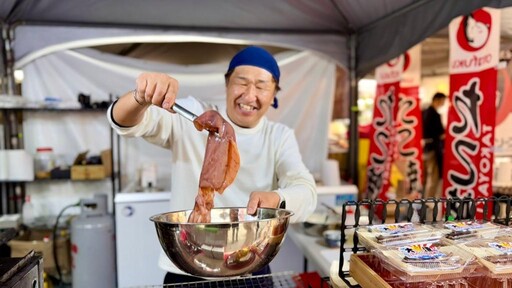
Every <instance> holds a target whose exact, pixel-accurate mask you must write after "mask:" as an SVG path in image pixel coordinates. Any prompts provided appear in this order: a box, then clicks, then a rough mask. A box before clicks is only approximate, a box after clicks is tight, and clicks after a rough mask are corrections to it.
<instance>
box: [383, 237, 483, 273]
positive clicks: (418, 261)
mask: <svg viewBox="0 0 512 288" xmlns="http://www.w3.org/2000/svg"><path fill="white" fill-rule="evenodd" d="M374 253H375V255H377V257H379V258H380V260H381V261H382V265H384V267H386V268H387V269H388V270H390V271H391V272H392V273H394V274H395V275H397V276H398V277H399V278H401V279H402V280H404V281H407V282H418V281H427V280H432V279H436V280H441V279H445V280H447V279H458V278H462V277H465V276H468V275H470V274H471V273H472V272H473V271H475V270H476V268H478V267H480V265H479V264H478V262H477V261H476V257H475V256H474V255H473V254H471V253H469V252H468V251H465V250H464V249H461V248H460V247H458V246H457V245H453V244H449V243H445V242H443V241H437V242H416V243H409V244H407V245H404V246H397V247H386V248H384V249H377V250H375V251H374Z"/></svg>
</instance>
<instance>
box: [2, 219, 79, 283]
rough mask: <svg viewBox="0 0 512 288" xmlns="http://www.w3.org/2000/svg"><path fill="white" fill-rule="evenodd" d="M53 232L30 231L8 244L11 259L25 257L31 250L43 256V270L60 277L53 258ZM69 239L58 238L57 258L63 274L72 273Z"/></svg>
mask: <svg viewBox="0 0 512 288" xmlns="http://www.w3.org/2000/svg"><path fill="white" fill-rule="evenodd" d="M51 235H52V230H50V229H42V230H30V231H28V232H26V233H25V234H23V235H21V236H19V237H18V238H16V239H13V240H11V241H9V242H8V243H7V245H9V247H11V257H23V256H25V255H27V254H28V252H30V251H31V250H34V251H36V252H41V253H42V254H43V269H44V271H45V272H46V273H48V274H51V275H54V276H58V275H57V269H56V266H55V260H54V258H53V241H52V240H50V239H51ZM70 247H71V245H70V239H69V237H58V238H57V258H58V262H59V267H60V270H61V272H62V273H63V274H69V273H71V253H70Z"/></svg>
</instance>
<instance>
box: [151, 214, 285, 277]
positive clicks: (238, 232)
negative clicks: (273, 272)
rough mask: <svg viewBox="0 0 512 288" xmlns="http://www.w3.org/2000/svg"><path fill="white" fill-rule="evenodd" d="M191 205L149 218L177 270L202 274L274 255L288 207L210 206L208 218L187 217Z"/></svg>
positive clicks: (252, 266) (246, 268) (228, 272)
mask: <svg viewBox="0 0 512 288" xmlns="http://www.w3.org/2000/svg"><path fill="white" fill-rule="evenodd" d="M191 212H192V210H184V211H177V212H168V213H162V214H158V215H155V216H152V217H151V218H150V220H151V221H153V222H154V223H155V227H156V232H157V234H158V239H159V240H160V244H161V245H162V248H163V249H164V251H165V253H166V254H167V257H169V259H171V261H172V262H173V263H174V264H175V265H176V266H177V267H178V268H180V269H181V270H183V271H185V272H187V273H190V274H192V275H196V276H202V277H231V276H240V275H246V274H249V273H252V272H255V271H258V270H259V269H261V268H262V267H263V266H265V265H266V264H268V263H269V262H270V261H271V260H272V259H273V258H274V256H276V255H277V252H278V251H279V248H280V246H281V243H282V241H283V239H284V236H285V232H286V229H287V228H288V222H289V220H290V216H292V215H293V212H291V211H288V210H284V209H271V208H258V210H257V212H256V214H255V215H248V214H247V212H246V208H236V207H235V208H214V209H212V211H211V222H210V223H203V224H201V223H187V222H188V217H189V215H190V213H191Z"/></svg>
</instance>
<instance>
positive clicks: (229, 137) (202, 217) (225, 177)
mask: <svg viewBox="0 0 512 288" xmlns="http://www.w3.org/2000/svg"><path fill="white" fill-rule="evenodd" d="M194 125H195V126H196V128H197V130H199V131H202V130H203V129H204V130H207V131H208V132H209V134H208V140H207V143H206V151H205V155H204V162H203V168H202V170H201V176H200V179H199V191H198V194H197V196H196V202H195V205H194V210H193V212H192V214H191V215H190V218H189V222H194V223H208V222H210V219H211V218H210V210H211V209H212V208H213V197H214V194H215V191H216V192H218V193H220V194H222V193H223V192H224V190H225V189H226V187H228V186H229V185H231V183H233V181H234V180H235V177H236V174H237V173H238V169H239V168H240V156H239V154H238V148H237V146H236V136H235V131H234V130H233V127H232V126H231V125H230V124H229V123H228V122H227V121H226V120H225V119H224V118H222V116H221V115H220V114H219V113H218V112H217V111H215V110H210V111H206V112H204V113H203V114H201V115H200V116H199V117H198V118H197V119H196V120H195V121H194Z"/></svg>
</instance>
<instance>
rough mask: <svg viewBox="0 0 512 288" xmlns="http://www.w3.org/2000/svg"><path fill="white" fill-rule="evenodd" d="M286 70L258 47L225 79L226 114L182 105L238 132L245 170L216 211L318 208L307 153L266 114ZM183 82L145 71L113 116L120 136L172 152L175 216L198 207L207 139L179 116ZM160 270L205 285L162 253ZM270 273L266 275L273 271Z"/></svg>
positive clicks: (298, 213)
mask: <svg viewBox="0 0 512 288" xmlns="http://www.w3.org/2000/svg"><path fill="white" fill-rule="evenodd" d="M280 76H281V75H280V71H279V66H278V64H277V62H276V60H275V59H274V57H273V56H272V55H271V54H270V53H269V52H267V51H266V50H265V49H263V48H260V47H255V46H250V47H247V48H245V49H243V50H241V51H240V52H238V53H237V54H236V55H235V56H234V57H233V58H232V60H231V62H230V63H229V67H228V69H227V72H226V74H225V82H226V107H225V108H222V109H220V108H218V107H216V106H213V105H210V104H208V103H204V102H201V101H199V100H197V99H195V98H193V97H188V98H186V99H180V100H179V102H180V104H181V105H182V106H183V107H185V108H187V109H188V110H190V111H192V112H193V113H195V114H196V115H200V114H202V113H203V112H204V111H207V110H211V109H215V110H218V112H219V113H220V114H221V115H222V117H223V118H224V119H226V121H228V122H229V123H230V124H231V125H232V126H233V129H234V130H235V134H236V142H237V146H238V151H239V154H240V169H239V171H238V174H237V176H236V178H235V180H234V182H233V183H232V184H231V185H230V186H228V187H227V188H226V190H225V191H224V193H223V194H217V193H216V195H215V198H214V205H215V207H240V206H247V211H248V213H250V214H253V213H255V212H256V208H258V207H271V208H278V207H284V206H283V204H284V203H286V209H288V210H291V211H293V212H294V213H295V215H294V216H293V217H292V219H291V220H292V221H304V220H305V219H306V218H307V217H308V216H309V215H310V214H311V213H312V212H313V210H314V209H315V207H316V201H317V197H316V187H315V181H314V179H313V176H312V175H311V173H310V172H309V171H308V169H307V168H306V166H305V165H304V163H303V162H302V157H301V155H300V152H299V147H298V144H297V140H296V138H295V135H294V132H293V130H292V129H290V128H288V127H286V126H285V125H282V124H279V123H274V122H271V121H269V120H268V119H267V118H266V117H265V114H266V112H267V111H268V109H269V108H270V106H273V107H274V108H277V106H278V105H277V103H278V102H277V98H276V95H277V92H278V91H279V90H280V88H279V79H280ZM178 86H179V83H178V81H177V80H175V79H174V78H172V77H171V76H169V75H167V74H164V73H142V74H141V75H140V76H139V77H138V78H137V80H136V89H135V90H134V91H131V92H129V93H127V94H126V95H124V96H122V97H121V98H119V99H118V100H117V101H116V102H114V103H113V104H112V106H111V107H110V108H109V111H108V112H107V116H108V118H109V121H110V123H111V126H112V127H113V129H115V130H116V131H117V133H118V134H120V135H123V136H129V137H143V138H144V139H146V140H147V141H149V142H151V143H153V144H156V145H159V146H162V147H164V148H168V149H171V150H172V152H173V153H172V157H173V158H172V173H171V177H172V179H171V180H172V181H171V193H172V199H171V201H170V203H171V204H170V206H171V207H170V211H179V210H190V209H192V208H193V207H194V203H195V196H196V194H197V189H198V183H199V177H200V173H201V169H202V161H203V158H204V152H205V148H206V140H207V133H202V132H198V131H197V130H196V129H195V127H194V125H193V123H192V122H190V121H188V120H186V119H184V117H181V116H179V115H177V114H174V113H169V111H170V112H173V111H172V106H173V105H174V103H175V100H176V96H177V93H178ZM159 266H160V267H161V268H163V269H164V270H166V271H168V273H167V275H166V278H165V281H164V282H165V284H169V283H180V282H189V281H197V280H199V278H197V277H193V276H191V275H188V274H186V273H185V272H183V271H181V270H179V269H178V268H176V266H174V265H173V264H172V263H171V261H169V259H168V258H167V257H166V256H165V255H162V256H161V257H160V260H159ZM269 271H270V270H269V268H268V267H265V269H263V271H259V272H258V273H269Z"/></svg>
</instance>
